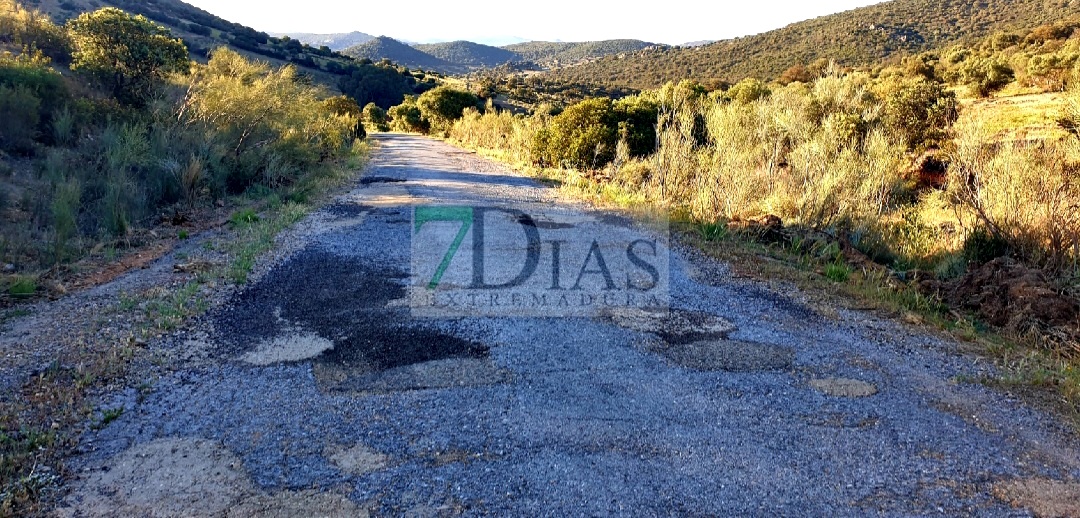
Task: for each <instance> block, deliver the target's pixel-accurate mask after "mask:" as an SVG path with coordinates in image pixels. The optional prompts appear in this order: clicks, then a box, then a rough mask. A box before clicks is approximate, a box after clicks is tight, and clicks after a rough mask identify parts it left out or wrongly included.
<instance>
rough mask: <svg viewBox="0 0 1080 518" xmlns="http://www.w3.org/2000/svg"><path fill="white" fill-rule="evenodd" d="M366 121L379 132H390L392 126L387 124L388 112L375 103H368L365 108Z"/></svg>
mask: <svg viewBox="0 0 1080 518" xmlns="http://www.w3.org/2000/svg"><path fill="white" fill-rule="evenodd" d="M363 116H364V120H365V121H367V122H368V123H370V124H371V125H373V126H375V129H376V130H378V131H390V125H389V124H388V123H387V122H388V118H387V115H386V110H383V109H382V108H380V107H379V105H377V104H375V103H367V106H364V115H363Z"/></svg>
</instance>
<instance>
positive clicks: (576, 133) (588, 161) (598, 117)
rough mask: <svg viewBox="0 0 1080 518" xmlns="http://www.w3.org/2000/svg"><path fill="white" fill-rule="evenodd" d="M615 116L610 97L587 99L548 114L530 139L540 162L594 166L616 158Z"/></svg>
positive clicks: (536, 159) (565, 165) (535, 159)
mask: <svg viewBox="0 0 1080 518" xmlns="http://www.w3.org/2000/svg"><path fill="white" fill-rule="evenodd" d="M617 127H618V126H617V119H616V117H615V111H614V105H613V103H612V101H611V99H607V98H603V99H586V100H584V101H581V102H580V103H577V104H575V105H573V106H570V107H568V108H567V109H566V110H564V111H563V112H562V113H560V114H559V115H556V116H555V117H552V118H551V121H550V123H549V124H548V125H547V127H545V128H544V129H542V130H540V131H539V132H538V133H537V134H536V137H535V140H534V142H533V162H534V163H536V164H538V165H541V166H554V167H567V168H576V169H582V170H583V169H588V168H592V169H597V168H600V167H603V166H604V165H605V164H607V163H609V162H611V161H612V160H613V159H614V158H615V143H616V137H617Z"/></svg>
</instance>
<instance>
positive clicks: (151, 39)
mask: <svg viewBox="0 0 1080 518" xmlns="http://www.w3.org/2000/svg"><path fill="white" fill-rule="evenodd" d="M67 26H68V30H69V32H70V34H71V38H72V42H73V43H74V47H75V51H74V52H73V53H72V63H71V68H72V69H74V70H84V71H86V72H88V73H90V74H93V75H94V76H96V77H98V78H99V79H100V80H101V81H102V83H104V84H105V85H106V86H107V87H108V88H110V89H111V90H112V92H113V95H114V96H115V97H116V98H117V99H119V100H120V101H121V102H124V103H128V104H132V105H136V106H141V105H143V104H145V103H146V102H147V101H148V100H149V98H150V96H151V95H152V94H153V93H154V91H155V90H156V89H157V88H158V87H159V85H160V84H161V83H162V81H163V79H164V77H165V76H166V75H167V74H170V73H174V72H186V71H187V69H188V66H189V61H188V51H187V47H185V46H184V43H183V42H182V41H180V40H179V39H174V38H173V37H172V33H171V32H169V30H168V29H166V28H165V27H163V26H161V25H158V24H156V23H154V22H152V21H150V20H149V19H147V18H146V17H145V16H142V15H138V16H132V15H130V14H128V13H126V12H124V11H121V10H120V9H116V8H114V7H105V8H102V9H99V10H97V11H94V12H92V13H90V12H87V13H82V14H80V15H79V17H78V18H75V19H73V20H71V21H69V22H68V25H67Z"/></svg>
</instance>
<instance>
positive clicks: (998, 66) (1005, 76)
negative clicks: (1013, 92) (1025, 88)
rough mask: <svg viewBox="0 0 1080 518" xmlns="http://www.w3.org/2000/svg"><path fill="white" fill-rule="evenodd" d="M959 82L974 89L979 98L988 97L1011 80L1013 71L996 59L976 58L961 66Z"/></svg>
mask: <svg viewBox="0 0 1080 518" xmlns="http://www.w3.org/2000/svg"><path fill="white" fill-rule="evenodd" d="M959 73H960V81H961V82H962V83H964V84H966V85H968V86H970V87H972V89H974V91H975V93H976V94H978V95H979V97H988V96H989V95H990V94H992V93H994V92H996V91H998V90H1000V89H1001V88H1003V87H1004V86H1005V85H1007V84H1009V83H1010V82H1012V80H1013V70H1012V68H1011V67H1009V65H1008V64H1006V63H1004V62H1003V61H1000V60H999V59H998V58H983V57H976V58H971V59H968V60H965V61H964V63H963V64H962V65H961V67H960V70H959Z"/></svg>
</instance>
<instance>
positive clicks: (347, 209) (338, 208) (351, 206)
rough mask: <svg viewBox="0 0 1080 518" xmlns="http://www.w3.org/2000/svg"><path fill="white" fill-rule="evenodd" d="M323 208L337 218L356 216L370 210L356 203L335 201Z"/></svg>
mask: <svg viewBox="0 0 1080 518" xmlns="http://www.w3.org/2000/svg"><path fill="white" fill-rule="evenodd" d="M323 210H324V211H326V213H328V214H330V215H331V216H334V217H338V218H356V217H360V216H363V215H364V214H365V213H368V212H371V210H372V208H371V207H367V206H365V205H360V204H358V203H335V204H333V205H330V206H328V207H326V208H325V209H323Z"/></svg>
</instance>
